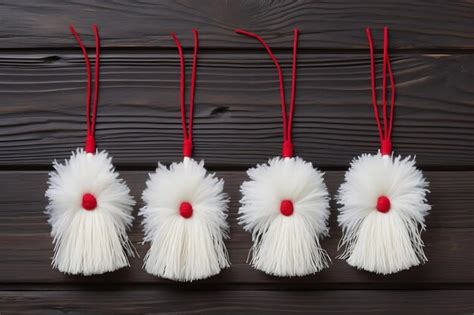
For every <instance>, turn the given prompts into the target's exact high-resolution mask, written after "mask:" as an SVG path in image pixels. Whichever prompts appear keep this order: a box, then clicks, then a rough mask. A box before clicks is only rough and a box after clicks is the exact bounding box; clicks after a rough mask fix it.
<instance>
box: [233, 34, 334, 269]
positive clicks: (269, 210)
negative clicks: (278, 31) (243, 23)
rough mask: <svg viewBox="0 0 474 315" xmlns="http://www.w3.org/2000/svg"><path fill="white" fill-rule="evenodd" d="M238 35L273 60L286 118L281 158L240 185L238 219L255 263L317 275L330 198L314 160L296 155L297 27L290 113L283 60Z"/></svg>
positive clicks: (323, 257) (325, 257)
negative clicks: (282, 66)
mask: <svg viewBox="0 0 474 315" xmlns="http://www.w3.org/2000/svg"><path fill="white" fill-rule="evenodd" d="M236 33H238V34H242V35H246V36H249V37H252V38H255V39H257V40H258V41H259V42H260V43H261V44H262V45H263V46H264V48H265V49H266V51H267V53H268V55H269V56H270V58H271V59H272V61H273V63H274V65H275V67H276V70H277V73H278V79H279V84H280V98H281V111H282V119H283V151H282V157H274V158H271V159H270V160H269V161H268V162H267V163H264V164H260V165H257V166H256V167H254V168H251V169H249V170H248V171H247V174H248V176H249V178H250V180H249V181H246V182H244V183H243V184H242V186H241V192H242V199H241V204H242V206H241V207H240V209H239V222H240V224H242V225H243V227H244V229H245V230H246V231H248V232H250V233H251V234H252V240H253V246H252V249H251V251H250V255H251V256H250V257H251V258H250V263H251V265H252V266H253V267H254V268H256V269H258V270H261V271H264V272H265V273H267V274H270V275H275V276H281V277H284V276H304V275H308V274H312V273H316V272H318V271H320V270H321V269H323V268H324V267H327V266H328V263H329V261H330V259H329V256H328V255H327V253H326V251H325V250H323V249H322V248H321V244H320V239H321V238H322V237H323V236H325V235H327V234H328V230H329V228H328V223H327V221H328V217H329V196H328V191H327V188H326V185H325V183H324V179H323V173H321V172H320V171H319V170H317V169H315V168H314V167H313V165H312V164H311V163H310V162H306V161H304V160H303V159H302V158H300V157H294V156H293V142H292V131H291V130H292V121H293V113H294V108H295V89H296V52H297V45H298V30H297V29H295V30H294V43H293V67H292V84H291V99H290V109H289V115H288V117H287V111H286V104H285V90H284V84H283V75H282V71H281V68H280V64H279V62H278V60H277V58H276V57H275V55H274V54H273V53H272V51H271V49H270V47H269V46H268V45H267V44H266V43H265V41H264V40H263V39H262V38H260V37H259V36H258V35H256V34H253V33H250V32H247V31H244V30H241V29H237V30H236Z"/></svg>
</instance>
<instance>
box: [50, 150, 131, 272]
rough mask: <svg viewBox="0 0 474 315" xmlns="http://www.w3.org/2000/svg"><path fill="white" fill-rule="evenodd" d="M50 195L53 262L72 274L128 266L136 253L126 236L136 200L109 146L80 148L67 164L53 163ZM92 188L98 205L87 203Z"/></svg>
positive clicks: (58, 267)
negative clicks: (90, 206) (98, 149)
mask: <svg viewBox="0 0 474 315" xmlns="http://www.w3.org/2000/svg"><path fill="white" fill-rule="evenodd" d="M53 166H54V169H55V171H53V172H50V174H49V181H48V184H49V187H48V190H47V191H46V197H47V198H48V199H49V204H48V205H47V207H46V214H48V215H49V220H48V222H49V224H51V227H52V231H51V235H52V237H53V243H54V256H53V261H52V265H53V267H54V268H57V269H58V270H59V271H61V272H64V273H67V274H73V275H76V274H82V275H85V276H88V275H93V274H101V273H104V272H110V271H114V270H117V269H119V268H122V267H125V266H129V262H128V258H127V254H128V255H132V256H133V250H132V245H131V243H130V241H129V239H128V236H127V230H128V229H129V228H130V226H131V224H132V221H133V217H132V211H133V205H135V201H134V200H133V198H132V197H131V196H130V190H129V189H128V187H127V185H126V184H125V183H124V182H123V180H122V179H120V178H119V174H118V173H117V172H115V170H114V167H113V165H112V159H111V158H110V157H109V156H108V154H107V153H106V152H105V151H101V152H97V153H96V154H90V153H86V152H85V151H84V150H82V149H78V150H77V151H76V152H73V153H72V156H71V158H70V159H69V160H66V161H65V163H64V164H61V163H58V162H57V161H54V162H53ZM87 193H90V194H92V195H94V196H95V198H96V200H97V207H96V208H95V209H94V210H91V211H87V210H85V209H83V208H82V196H83V195H84V194H87Z"/></svg>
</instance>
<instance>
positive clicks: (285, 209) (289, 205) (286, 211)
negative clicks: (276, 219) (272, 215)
mask: <svg viewBox="0 0 474 315" xmlns="http://www.w3.org/2000/svg"><path fill="white" fill-rule="evenodd" d="M294 210H295V209H294V207H293V202H292V201H291V200H288V199H285V200H282V201H281V203H280V212H281V214H283V215H284V216H286V217H289V216H290V215H292V214H293V212H294Z"/></svg>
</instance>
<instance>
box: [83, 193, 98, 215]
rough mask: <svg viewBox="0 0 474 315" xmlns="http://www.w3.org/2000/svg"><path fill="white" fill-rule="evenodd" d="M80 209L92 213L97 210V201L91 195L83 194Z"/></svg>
mask: <svg viewBox="0 0 474 315" xmlns="http://www.w3.org/2000/svg"><path fill="white" fill-rule="evenodd" d="M82 208H84V209H85V210H87V211H92V210H94V209H95V208H97V199H96V198H95V196H94V195H93V194H89V193H87V194H84V195H82Z"/></svg>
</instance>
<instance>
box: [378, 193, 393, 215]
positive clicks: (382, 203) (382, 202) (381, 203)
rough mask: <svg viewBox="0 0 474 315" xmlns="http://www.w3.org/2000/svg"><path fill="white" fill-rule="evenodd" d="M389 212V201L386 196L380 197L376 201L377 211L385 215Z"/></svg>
mask: <svg viewBox="0 0 474 315" xmlns="http://www.w3.org/2000/svg"><path fill="white" fill-rule="evenodd" d="M389 210H390V199H388V197H387V196H380V197H379V198H378V199H377V211H379V212H382V213H387V212H388V211H389Z"/></svg>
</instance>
